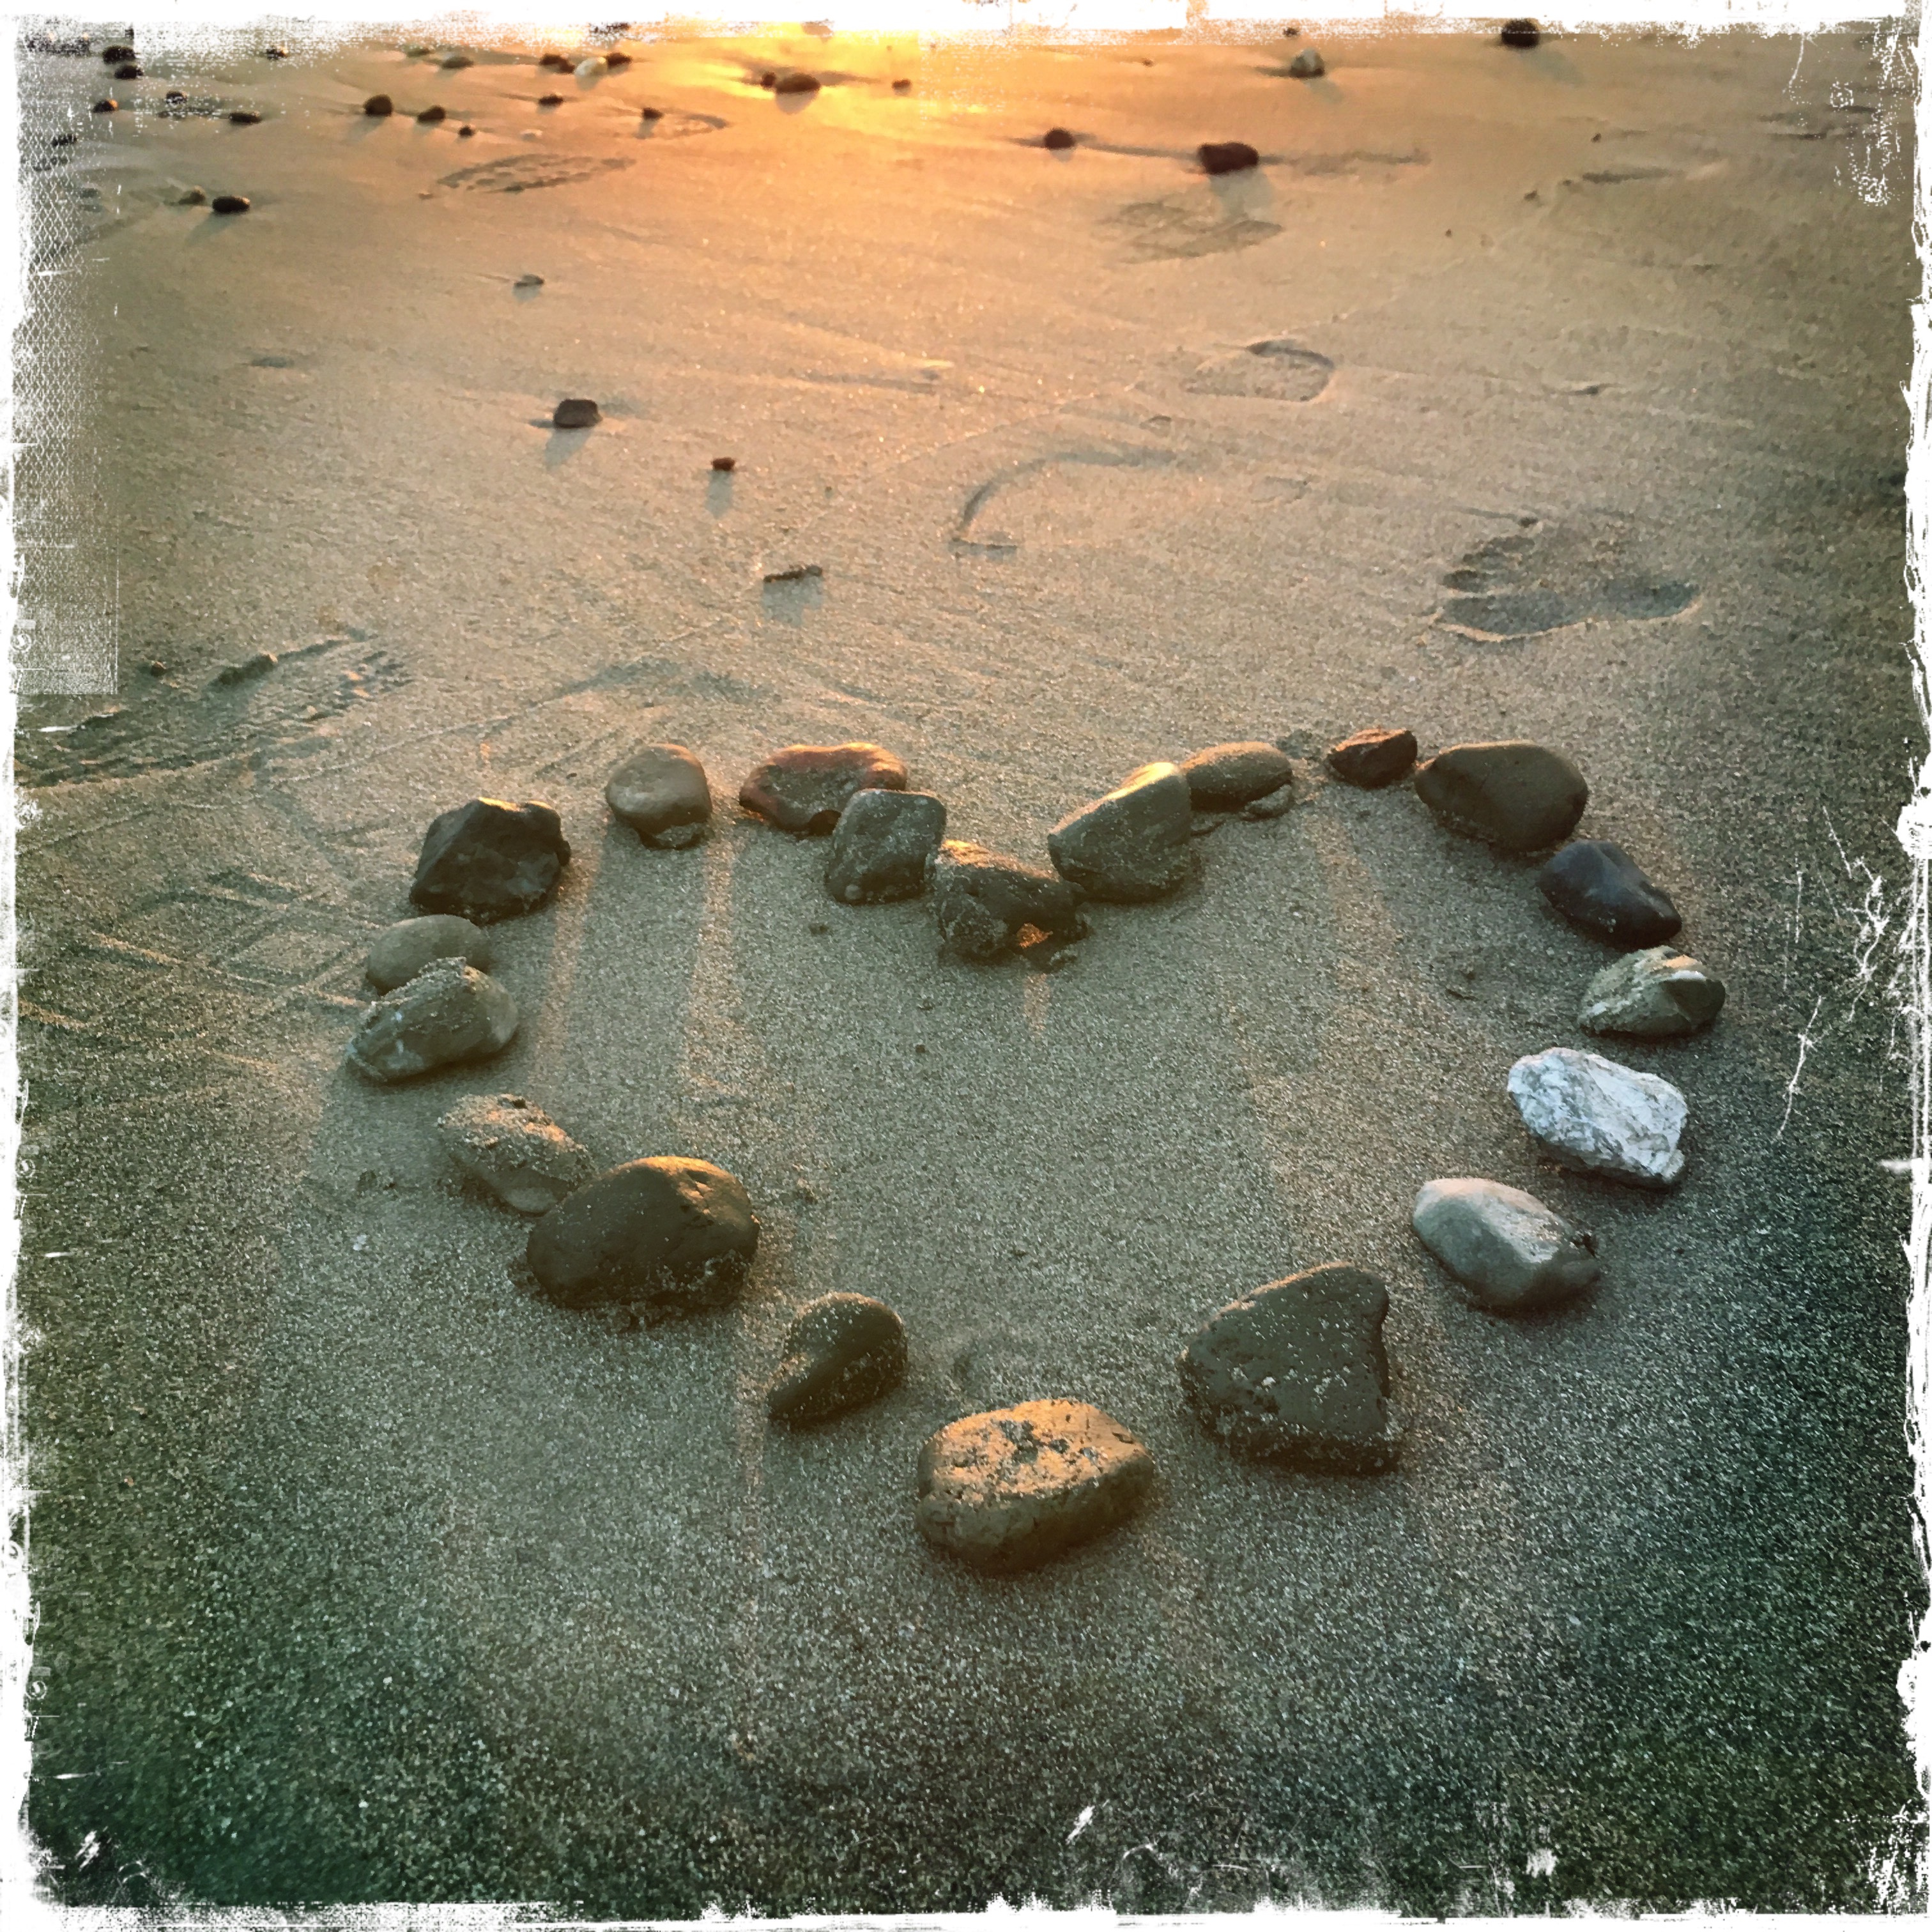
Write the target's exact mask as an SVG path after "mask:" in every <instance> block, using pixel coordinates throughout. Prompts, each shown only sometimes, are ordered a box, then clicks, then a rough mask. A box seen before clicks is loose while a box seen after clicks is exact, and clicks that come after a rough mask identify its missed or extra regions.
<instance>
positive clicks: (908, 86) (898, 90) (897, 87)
mask: <svg viewBox="0 0 1932 1932" xmlns="http://www.w3.org/2000/svg"><path fill="white" fill-rule="evenodd" d="M892 92H894V93H895V94H910V92H912V83H911V82H910V81H909V80H895V81H894V82H893V83H892Z"/></svg>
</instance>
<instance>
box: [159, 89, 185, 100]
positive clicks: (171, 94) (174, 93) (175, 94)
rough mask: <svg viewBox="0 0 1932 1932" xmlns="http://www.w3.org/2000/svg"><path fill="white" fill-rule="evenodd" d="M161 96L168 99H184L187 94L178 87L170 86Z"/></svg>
mask: <svg viewBox="0 0 1932 1932" xmlns="http://www.w3.org/2000/svg"><path fill="white" fill-rule="evenodd" d="M162 98H163V99H164V100H168V101H185V100H186V99H187V95H184V93H182V92H181V89H179V88H178V87H171V88H169V89H168V91H167V92H166V95H163V97H162Z"/></svg>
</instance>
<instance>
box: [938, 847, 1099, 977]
mask: <svg viewBox="0 0 1932 1932" xmlns="http://www.w3.org/2000/svg"><path fill="white" fill-rule="evenodd" d="M927 886H928V889H929V892H931V894H932V911H933V916H934V918H935V919H936V920H937V921H938V926H939V936H940V938H941V940H942V941H944V943H945V944H946V945H947V947H948V948H949V949H950V950H952V951H953V952H954V953H957V954H958V955H959V957H960V958H961V959H974V960H980V961H985V960H989V959H998V958H999V957H1000V956H1001V954H1002V953H1006V952H1008V951H1009V950H1011V949H1012V947H1013V946H1014V945H1015V944H1016V943H1017V942H1018V941H1019V938H1020V937H1021V935H1022V933H1023V932H1025V929H1026V928H1027V927H1028V926H1031V927H1033V928H1034V929H1035V930H1036V931H1037V932H1043V933H1045V934H1046V935H1047V936H1048V937H1049V938H1052V939H1058V940H1064V941H1068V942H1072V941H1074V940H1077V939H1082V938H1085V937H1086V934H1087V919H1086V915H1085V913H1082V911H1081V910H1080V895H1079V893H1078V892H1076V891H1075V890H1074V889H1073V887H1072V886H1070V885H1069V884H1068V883H1067V881H1066V880H1064V879H1057V878H1055V877H1054V875H1053V874H1052V873H1051V872H1047V871H1041V870H1040V868H1038V867H1037V866H1034V865H1022V864H1021V863H1020V862H1019V860H1018V859H1010V858H1008V857H1007V856H1006V855H1005V854H1004V853H1000V852H989V851H988V850H987V849H986V847H985V846H983V845H975V844H973V843H972V842H971V841H970V840H968V839H964V838H949V839H947V841H946V842H945V844H943V845H941V847H940V848H939V850H938V851H937V852H936V853H934V854H933V858H932V870H931V871H930V872H929V874H927Z"/></svg>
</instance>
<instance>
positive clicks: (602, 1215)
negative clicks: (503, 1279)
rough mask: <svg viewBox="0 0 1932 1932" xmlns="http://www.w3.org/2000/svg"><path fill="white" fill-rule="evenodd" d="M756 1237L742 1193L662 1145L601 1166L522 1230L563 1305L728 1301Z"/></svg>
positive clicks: (530, 1255)
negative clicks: (602, 1170) (640, 1156)
mask: <svg viewBox="0 0 1932 1932" xmlns="http://www.w3.org/2000/svg"><path fill="white" fill-rule="evenodd" d="M757 1245H758V1223H757V1217H755V1216H754V1214H752V1212H751V1199H750V1197H749V1196H748V1195H747V1194H746V1193H745V1190H744V1189H743V1188H742V1187H741V1186H740V1185H739V1183H738V1182H737V1181H736V1179H734V1178H733V1177H732V1176H731V1175H728V1174H727V1173H726V1172H724V1169H722V1168H721V1167H714V1166H712V1164H711V1163H710V1162H709V1161H708V1160H683V1159H682V1158H680V1157H677V1156H676V1155H670V1154H661V1155H656V1156H653V1157H652V1158H650V1159H649V1160H633V1161H629V1162H627V1163H625V1165H624V1166H622V1167H616V1168H613V1169H611V1170H610V1172H609V1173H607V1174H601V1175H598V1177H597V1178H596V1179H595V1181H592V1182H590V1183H589V1184H588V1185H587V1186H586V1187H580V1188H578V1189H577V1191H576V1192H575V1193H573V1194H571V1195H568V1196H565V1199H563V1200H562V1201H561V1202H559V1203H558V1204H557V1205H556V1207H554V1208H552V1209H551V1210H550V1212H549V1213H548V1214H546V1215H545V1216H544V1218H543V1219H542V1220H541V1221H539V1222H538V1223H537V1225H536V1226H535V1227H534V1228H532V1229H531V1230H530V1238H529V1246H528V1247H527V1248H526V1250H525V1255H526V1259H528V1261H529V1265H530V1271H531V1273H532V1274H534V1275H535V1277H536V1278H537V1283H538V1286H540V1287H541V1289H543V1291H544V1293H545V1294H546V1295H549V1296H550V1298H552V1299H553V1301H559V1302H561V1303H562V1304H563V1305H564V1306H565V1307H567V1308H589V1307H595V1306H597V1305H598V1304H602V1303H609V1302H616V1303H621V1304H625V1305H627V1306H629V1307H646V1308H657V1309H663V1310H673V1309H687V1308H701V1307H709V1306H712V1305H713V1304H717V1303H719V1302H723V1301H729V1300H730V1298H731V1297H732V1296H733V1295H735V1294H736V1292H738V1290H739V1288H740V1287H742V1286H743V1283H744V1280H745V1274H746V1273H747V1272H748V1270H749V1268H750V1267H751V1257H752V1256H753V1255H754V1253H756V1252H757Z"/></svg>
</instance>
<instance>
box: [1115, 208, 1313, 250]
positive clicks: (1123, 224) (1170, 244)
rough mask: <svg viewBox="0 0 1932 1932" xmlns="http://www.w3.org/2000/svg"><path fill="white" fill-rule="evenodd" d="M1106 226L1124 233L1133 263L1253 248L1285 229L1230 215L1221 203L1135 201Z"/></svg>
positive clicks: (1240, 215) (1249, 217)
mask: <svg viewBox="0 0 1932 1932" xmlns="http://www.w3.org/2000/svg"><path fill="white" fill-rule="evenodd" d="M1102 226H1103V227H1105V228H1106V229H1109V230H1111V231H1112V233H1115V234H1117V235H1118V236H1121V237H1122V238H1123V239H1124V242H1125V243H1126V250H1125V252H1126V254H1127V259H1128V260H1130V261H1134V262H1183V261H1187V260H1192V259H1193V258H1194V257H1197V256H1201V255H1226V254H1232V252H1233V251H1235V250H1236V249H1238V248H1254V247H1256V246H1257V245H1259V243H1261V242H1267V241H1270V240H1271V239H1273V238H1274V236H1277V235H1279V234H1280V233H1281V223H1280V222H1278V221H1264V220H1261V219H1260V218H1259V217H1256V216H1255V215H1252V214H1239V213H1236V214H1230V213H1229V211H1228V210H1227V209H1226V208H1225V207H1224V206H1223V205H1222V204H1221V203H1220V202H1208V201H1199V202H1197V201H1191V200H1184V199H1178V198H1177V199H1173V200H1170V201H1136V202H1130V203H1129V205H1127V207H1125V208H1122V209H1121V211H1119V213H1118V214H1112V215H1109V217H1107V219H1106V221H1105V222H1104V223H1103V224H1102Z"/></svg>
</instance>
